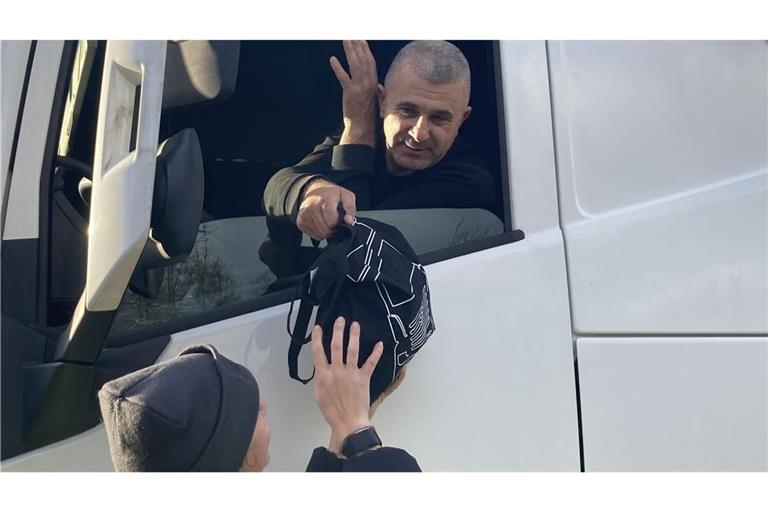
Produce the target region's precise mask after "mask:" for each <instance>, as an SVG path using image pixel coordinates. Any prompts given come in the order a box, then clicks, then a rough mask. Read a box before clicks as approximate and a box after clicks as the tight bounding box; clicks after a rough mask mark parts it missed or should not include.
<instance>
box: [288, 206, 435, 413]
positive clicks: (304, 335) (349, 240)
mask: <svg viewBox="0 0 768 512" xmlns="http://www.w3.org/2000/svg"><path fill="white" fill-rule="evenodd" d="M340 214H341V215H340V218H343V217H344V213H343V211H340ZM300 286H301V290H302V291H301V294H300V297H301V303H300V305H299V311H298V314H297V316H296V322H295V325H294V328H293V332H291V329H290V321H291V314H292V311H293V304H291V312H289V313H288V333H289V334H290V335H291V345H290V348H289V350H288V371H289V374H290V376H291V377H292V378H294V379H296V380H298V381H300V382H302V383H304V384H306V383H307V382H309V381H310V380H312V377H314V372H313V374H312V377H310V378H309V379H302V378H301V377H300V376H299V373H298V357H299V353H300V352H301V349H302V347H303V346H304V345H305V344H306V343H308V342H309V341H310V336H309V335H310V333H311V327H312V326H311V325H309V322H310V319H311V317H312V313H313V310H314V309H315V307H317V311H316V315H315V322H314V323H315V324H319V325H320V326H321V327H322V328H323V347H324V348H325V353H326V356H327V357H328V358H329V360H330V353H331V352H330V350H331V349H330V347H331V336H332V334H333V324H334V322H335V320H336V318H337V317H339V316H343V317H344V318H345V319H346V326H345V336H344V351H345V353H346V345H347V339H348V336H349V326H350V324H351V323H352V322H353V321H357V322H359V323H360V326H361V336H360V354H359V361H358V366H359V365H360V364H362V363H363V362H364V361H365V360H366V359H367V358H368V356H370V354H371V352H372V351H373V347H374V345H375V344H376V343H377V342H378V341H383V342H384V352H383V353H382V356H381V359H380V360H379V363H378V365H377V366H376V370H375V371H374V373H373V376H372V378H371V389H370V394H371V402H374V401H375V400H376V399H377V398H378V397H379V395H381V393H382V392H383V391H384V390H386V389H387V387H389V385H390V384H391V383H392V381H394V380H395V377H396V376H397V374H398V373H399V371H400V369H401V368H402V367H403V365H405V364H406V363H407V362H408V361H410V360H411V358H412V357H413V356H414V354H416V352H418V351H419V349H420V348H421V347H422V346H424V344H425V343H426V341H427V339H429V337H430V336H431V335H432V333H434V332H435V323H434V319H433V317H432V305H431V302H430V295H429V286H428V285H427V275H426V273H425V271H424V267H422V266H421V264H420V263H419V259H418V257H417V256H416V254H415V253H414V251H413V249H412V248H411V246H410V245H409V244H408V242H407V241H406V239H405V237H403V235H402V234H401V233H400V231H398V230H397V228H395V227H393V226H390V225H388V224H385V223H383V222H379V221H376V220H373V219H366V218H358V219H357V220H356V222H355V224H354V225H353V226H347V225H345V224H342V225H341V226H340V227H339V228H338V230H337V232H336V234H335V235H334V236H333V237H331V238H329V239H328V246H327V247H326V248H325V249H323V250H322V252H321V253H320V254H319V255H318V256H317V258H316V259H315V261H314V263H312V265H311V266H310V269H309V270H308V271H307V272H306V273H305V274H304V278H303V280H302V282H301V284H300ZM313 325H314V324H313Z"/></svg>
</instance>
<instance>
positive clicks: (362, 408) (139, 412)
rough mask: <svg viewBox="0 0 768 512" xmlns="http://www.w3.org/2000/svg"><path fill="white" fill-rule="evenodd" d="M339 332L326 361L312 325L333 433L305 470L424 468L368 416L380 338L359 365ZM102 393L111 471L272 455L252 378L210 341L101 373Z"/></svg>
mask: <svg viewBox="0 0 768 512" xmlns="http://www.w3.org/2000/svg"><path fill="white" fill-rule="evenodd" d="M343 332H344V319H343V318H339V319H338V320H337V322H336V325H334V334H333V339H332V343H331V352H332V354H331V360H330V361H328V359H327V358H326V357H325V353H324V352H323V348H322V343H321V340H322V330H321V329H320V327H319V326H315V329H314V331H313V333H312V347H313V353H314V356H315V366H316V370H315V371H316V374H315V398H316V400H317V404H318V407H319V408H320V411H321V412H322V414H323V417H324V418H325V419H326V421H327V422H328V424H329V425H330V427H331V441H330V443H329V446H328V448H317V449H315V450H314V452H313V454H312V457H311V460H310V462H309V465H308V466H307V471H420V470H421V469H420V468H419V465H418V463H417V462H416V459H414V458H413V457H412V456H411V455H410V454H408V453H407V452H406V451H404V450H400V449H398V448H391V447H381V441H380V439H379V438H378V435H377V434H376V433H375V430H374V429H373V426H372V425H371V421H370V417H371V415H372V413H373V411H374V410H375V408H376V406H377V405H379V403H380V402H381V400H378V401H377V402H376V403H375V404H374V405H373V406H370V407H369V401H370V395H369V386H370V378H371V374H372V373H373V369H374V368H375V367H376V364H377V363H378V360H379V358H380V357H381V351H382V348H381V343H379V346H378V347H377V348H376V349H375V350H374V352H373V354H371V356H370V357H369V358H368V360H367V361H366V362H365V363H364V364H363V366H362V367H361V368H358V367H357V365H356V364H350V365H346V364H345V363H344V362H343V359H342V357H341V353H342V348H341V347H342V338H343ZM359 337H360V326H359V324H357V322H353V324H352V326H351V328H350V336H349V346H348V349H347V354H348V355H347V357H348V358H349V360H350V361H357V353H358V349H359ZM350 355H351V356H352V357H350ZM401 374H403V375H404V372H401ZM401 380H402V379H400V380H398V381H397V382H396V383H394V384H393V386H392V388H391V389H389V390H387V392H386V393H385V394H384V395H382V398H381V399H382V400H383V398H384V397H385V396H387V395H388V394H389V393H391V392H392V391H393V390H394V389H395V388H396V387H397V385H399V383H400V381H401ZM98 397H99V407H100V409H101V415H102V419H103V421H104V426H105V428H106V431H107V439H108V443H109V450H110V455H111V457H112V462H113V464H114V466H115V469H116V470H117V471H176V472H181V471H261V470H263V469H264V468H265V467H266V466H267V464H268V463H269V442H270V438H271V428H270V426H269V422H268V420H267V416H266V410H267V407H266V404H265V403H264V402H263V401H261V400H260V399H259V386H258V384H257V382H256V379H255V378H254V377H253V375H252V374H251V372H250V371H249V370H248V369H247V368H246V367H244V366H242V365H240V364H238V363H236V362H234V361H232V360H230V359H228V358H226V357H224V356H222V355H221V354H220V353H219V352H218V351H217V350H216V349H215V348H214V347H213V346H211V345H200V346H195V347H190V348H187V349H185V350H184V351H182V352H181V353H180V354H179V355H178V357H176V358H174V359H171V360H168V361H164V362H162V363H158V364H156V365H153V366H150V367H147V368H144V369H141V370H138V371H136V372H133V373H130V374H128V375H125V376H123V377H120V378H119V379H115V380H113V381H110V382H107V383H106V384H104V386H102V388H101V390H100V391H99V393H98Z"/></svg>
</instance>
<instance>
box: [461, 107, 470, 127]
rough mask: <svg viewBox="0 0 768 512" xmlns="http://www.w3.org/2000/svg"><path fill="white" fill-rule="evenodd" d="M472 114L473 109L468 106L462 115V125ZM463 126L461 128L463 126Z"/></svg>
mask: <svg viewBox="0 0 768 512" xmlns="http://www.w3.org/2000/svg"><path fill="white" fill-rule="evenodd" d="M471 113H472V107H470V106H467V108H466V109H464V113H463V114H462V115H461V124H464V121H466V120H467V118H468V117H469V114H471ZM461 124H460V125H459V126H461Z"/></svg>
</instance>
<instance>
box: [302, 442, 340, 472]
mask: <svg viewBox="0 0 768 512" xmlns="http://www.w3.org/2000/svg"><path fill="white" fill-rule="evenodd" d="M343 468H344V461H343V460H342V459H340V458H338V457H337V456H336V454H334V453H331V452H329V451H328V450H327V449H325V448H323V447H322V446H320V447H318V448H315V451H313V452H312V458H310V459H309V464H308V465H307V472H335V471H342V469H343Z"/></svg>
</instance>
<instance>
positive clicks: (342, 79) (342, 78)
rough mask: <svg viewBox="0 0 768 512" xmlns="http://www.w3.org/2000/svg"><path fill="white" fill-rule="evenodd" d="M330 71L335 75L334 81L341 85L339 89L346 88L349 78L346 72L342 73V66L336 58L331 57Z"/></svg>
mask: <svg viewBox="0 0 768 512" xmlns="http://www.w3.org/2000/svg"><path fill="white" fill-rule="evenodd" d="M331 69H332V70H333V74H334V75H336V79H337V80H338V81H339V83H340V84H341V87H342V88H344V87H346V85H347V84H348V83H349V80H350V78H349V75H348V74H347V72H346V71H344V66H342V65H341V62H339V59H337V58H336V57H331Z"/></svg>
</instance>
